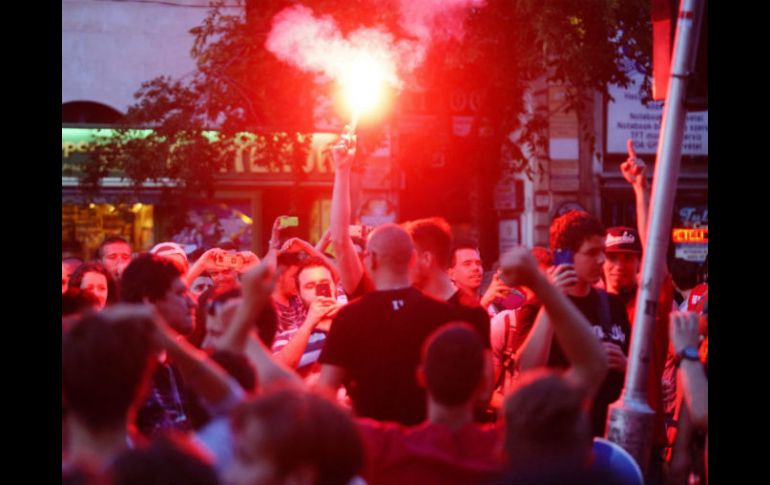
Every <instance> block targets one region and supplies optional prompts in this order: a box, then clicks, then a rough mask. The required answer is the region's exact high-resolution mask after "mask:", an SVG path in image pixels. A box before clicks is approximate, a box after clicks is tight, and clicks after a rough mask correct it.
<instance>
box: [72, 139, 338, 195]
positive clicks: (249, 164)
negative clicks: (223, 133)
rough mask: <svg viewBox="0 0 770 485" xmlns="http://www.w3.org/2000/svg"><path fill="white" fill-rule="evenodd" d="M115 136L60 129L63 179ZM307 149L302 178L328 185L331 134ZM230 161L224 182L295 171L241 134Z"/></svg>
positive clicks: (287, 176) (280, 177)
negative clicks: (95, 147) (263, 153)
mask: <svg viewBox="0 0 770 485" xmlns="http://www.w3.org/2000/svg"><path fill="white" fill-rule="evenodd" d="M113 133H114V130H111V129H94V128H62V176H64V177H73V176H77V175H79V174H80V172H81V170H80V165H81V164H82V163H83V162H84V161H85V160H86V159H87V157H88V156H89V152H90V151H91V147H92V146H93V144H94V143H98V142H99V140H100V139H101V140H106V139H109V137H111V136H112V135H113ZM149 133H151V130H136V131H135V134H136V137H137V138H143V137H145V136H147V135H148V134H149ZM204 135H205V136H206V137H207V138H209V139H211V140H212V141H213V140H215V139H216V137H217V133H216V132H215V131H208V132H205V133H204ZM311 136H312V139H311V141H310V145H309V147H308V155H307V158H306V159H305V160H304V161H302V162H301V164H300V165H299V167H298V168H299V170H300V171H301V172H302V177H303V178H304V179H308V180H319V181H328V182H331V181H332V179H333V177H334V164H333V163H332V160H331V157H330V153H329V147H330V145H331V144H332V143H334V142H335V141H336V140H337V136H338V135H337V134H334V133H313V134H312V135H311ZM229 151H230V153H231V155H232V156H231V158H229V160H228V163H227V166H226V167H225V168H223V169H222V170H221V171H220V174H219V176H220V177H221V178H223V179H228V178H230V177H237V178H239V179H243V178H244V177H246V178H248V176H249V175H252V176H255V177H256V178H260V179H270V180H275V181H292V180H293V179H294V176H295V175H294V169H293V166H292V164H291V163H290V162H289V161H288V159H289V157H288V156H287V157H284V160H278V159H266V158H265V157H263V156H260V155H261V144H260V140H259V137H257V136H256V135H254V134H251V133H243V134H241V135H239V136H237V137H235V140H234V142H233V144H232V146H231V147H230V149H229ZM109 175H110V176H121V175H122V174H120V173H117V172H115V173H110V174H109Z"/></svg>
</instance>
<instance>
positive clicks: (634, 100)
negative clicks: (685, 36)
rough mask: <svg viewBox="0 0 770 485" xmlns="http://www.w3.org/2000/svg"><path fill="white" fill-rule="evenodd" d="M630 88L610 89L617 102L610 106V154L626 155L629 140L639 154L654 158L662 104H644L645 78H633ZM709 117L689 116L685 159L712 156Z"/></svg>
mask: <svg viewBox="0 0 770 485" xmlns="http://www.w3.org/2000/svg"><path fill="white" fill-rule="evenodd" d="M630 77H631V79H632V83H631V84H629V86H628V87H627V88H621V87H618V86H615V85H610V88H609V93H610V95H611V96H612V97H613V98H614V99H615V100H614V101H610V102H608V103H607V153H626V140H627V139H628V138H631V139H633V140H634V148H636V152H637V153H640V154H655V153H656V152H657V149H658V136H659V134H660V122H661V117H662V116H663V102H662V101H654V102H651V103H649V104H648V105H646V106H645V105H644V104H642V101H641V96H640V94H639V85H640V84H641V82H642V79H643V78H642V75H641V74H639V73H636V74H634V75H630ZM708 130H709V113H708V111H697V112H692V113H688V114H687V118H686V121H685V130H684V140H683V143H682V155H697V156H703V155H708V153H709V137H708Z"/></svg>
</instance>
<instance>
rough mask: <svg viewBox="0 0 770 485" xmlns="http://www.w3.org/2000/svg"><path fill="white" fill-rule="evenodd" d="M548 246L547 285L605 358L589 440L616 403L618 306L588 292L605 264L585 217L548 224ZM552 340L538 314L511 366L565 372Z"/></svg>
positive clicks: (591, 221) (620, 357)
mask: <svg viewBox="0 0 770 485" xmlns="http://www.w3.org/2000/svg"><path fill="white" fill-rule="evenodd" d="M550 243H551V250H552V251H553V258H554V266H553V267H551V268H550V269H549V270H548V277H549V279H550V280H551V282H552V284H554V285H555V286H557V287H560V288H561V289H562V291H563V292H564V293H566V295H567V296H568V297H569V299H570V300H571V301H572V303H573V304H575V306H576V307H577V308H578V309H579V310H580V311H581V313H582V314H583V315H584V316H585V317H586V318H587V319H588V321H589V322H590V323H591V325H592V328H593V331H594V333H595V334H596V336H597V338H598V339H599V340H600V341H601V345H602V347H603V348H604V351H605V353H606V356H607V362H608V365H609V369H610V371H609V372H608V373H607V377H605V378H604V381H603V382H602V383H601V387H600V388H599V391H598V392H597V394H596V398H595V399H594V402H593V406H592V408H591V414H590V415H591V421H592V428H593V436H603V435H604V430H605V426H606V420H607V407H608V406H609V405H610V404H611V403H613V402H615V400H617V398H618V397H619V396H620V392H621V390H622V388H623V380H624V376H625V372H626V366H627V357H626V356H627V355H628V348H629V344H630V337H631V329H630V324H629V321H628V314H627V313H626V308H625V305H624V304H623V301H622V300H621V299H620V298H618V297H617V296H616V295H612V294H610V293H607V292H606V291H604V290H602V289H598V288H595V286H594V285H596V284H597V283H598V282H599V280H600V279H601V276H602V270H603V265H604V262H605V260H606V256H605V230H604V227H603V226H602V224H601V222H599V221H598V220H597V219H596V218H594V217H592V216H591V215H589V214H588V213H586V212H581V211H571V212H568V213H566V214H564V215H562V216H560V217H558V218H556V219H554V221H553V222H552V223H551V227H550ZM553 335H554V334H553V329H552V326H551V323H550V316H549V315H548V313H546V312H545V311H543V310H541V311H540V313H539V315H538V316H537V320H536V321H535V325H534V327H533V328H532V330H531V332H530V333H529V336H528V337H527V339H526V341H525V342H524V343H523V344H522V346H521V348H520V349H519V351H518V352H517V355H516V358H515V362H516V363H517V365H518V369H519V371H522V372H523V371H525V370H529V369H534V368H537V367H542V366H548V367H553V368H565V367H566V366H567V360H566V359H565V357H564V352H563V351H562V347H561V346H560V344H559V342H557V341H555V340H554V337H553Z"/></svg>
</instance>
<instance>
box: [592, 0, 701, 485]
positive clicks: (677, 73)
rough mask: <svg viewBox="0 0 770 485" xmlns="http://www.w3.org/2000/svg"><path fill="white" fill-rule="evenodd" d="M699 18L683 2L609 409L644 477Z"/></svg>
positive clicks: (615, 434)
mask: <svg viewBox="0 0 770 485" xmlns="http://www.w3.org/2000/svg"><path fill="white" fill-rule="evenodd" d="M702 17H703V0H682V1H681V8H680V10H679V18H678V21H677V27H676V36H675V40H674V49H673V58H672V60H671V74H670V77H669V80H668V92H667V94H666V101H665V105H664V108H663V120H662V123H661V130H660V133H661V134H660V138H659V139H658V154H657V160H656V162H655V175H654V177H653V183H652V196H651V199H650V208H649V209H650V211H649V213H650V216H649V218H648V224H647V244H646V246H645V247H646V249H645V254H644V258H643V261H642V284H641V285H640V287H639V290H638V293H637V295H636V302H637V303H636V312H635V313H634V325H633V330H632V332H631V352H630V354H629V358H628V368H627V370H626V379H625V385H624V387H623V392H622V394H621V395H620V398H619V399H618V400H617V401H616V402H614V403H612V404H611V405H610V407H609V412H608V418H607V439H609V440H610V441H613V442H615V443H617V444H618V445H620V446H622V447H623V448H624V449H625V450H626V451H628V452H629V454H631V456H633V457H634V459H635V460H636V462H637V463H638V464H639V467H640V468H641V469H642V472H644V473H646V470H647V466H648V464H649V459H650V449H651V446H652V423H653V417H654V414H655V413H654V411H653V410H652V408H650V406H649V404H648V403H647V372H648V370H649V363H650V350H651V348H652V335H653V326H654V325H655V316H656V315H657V313H658V298H659V295H660V285H661V281H662V277H663V273H664V271H663V269H664V268H665V257H666V251H667V249H668V242H669V232H670V229H671V212H672V210H673V206H674V197H675V195H676V187H677V179H678V178H679V165H680V161H681V152H682V138H683V133H684V122H685V115H686V109H685V106H684V101H685V94H686V88H687V81H688V79H689V78H690V77H691V76H692V73H693V71H694V66H695V58H696V53H697V51H698V36H699V33H700V25H701V18H702Z"/></svg>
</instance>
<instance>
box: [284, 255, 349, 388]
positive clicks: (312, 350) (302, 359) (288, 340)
mask: <svg viewBox="0 0 770 485" xmlns="http://www.w3.org/2000/svg"><path fill="white" fill-rule="evenodd" d="M296 282H297V290H298V293H299V297H300V299H301V300H302V304H303V305H304V306H305V308H306V310H307V314H306V316H305V320H304V322H303V323H302V324H301V325H298V326H295V327H293V328H289V329H286V330H283V331H281V332H280V333H279V334H278V335H276V337H275V341H274V343H273V347H272V350H273V354H274V355H275V357H276V359H278V360H279V361H280V362H282V363H283V364H285V365H287V366H288V367H290V368H293V369H296V370H297V372H299V374H300V375H302V376H304V377H307V376H308V375H309V374H314V373H315V372H314V371H315V369H316V368H317V367H318V366H317V365H316V363H317V361H318V357H319V355H320V354H321V349H322V348H323V345H324V342H325V341H326V337H327V335H328V332H329V329H330V328H331V324H332V319H333V318H334V316H335V315H337V312H339V310H340V309H341V308H342V306H343V305H342V304H341V303H339V302H338V301H337V300H336V295H337V288H336V285H335V283H334V273H333V271H332V268H331V267H330V266H329V265H328V263H327V262H326V261H325V260H323V259H321V258H317V257H311V258H308V259H306V260H304V261H302V262H301V263H300V264H299V267H298V269H297V274H296Z"/></svg>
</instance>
